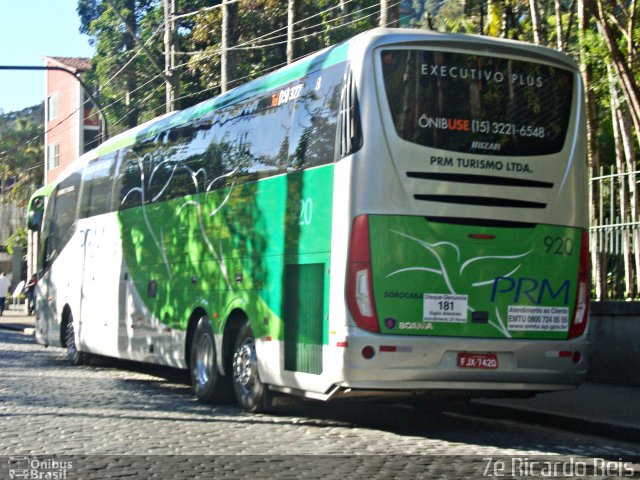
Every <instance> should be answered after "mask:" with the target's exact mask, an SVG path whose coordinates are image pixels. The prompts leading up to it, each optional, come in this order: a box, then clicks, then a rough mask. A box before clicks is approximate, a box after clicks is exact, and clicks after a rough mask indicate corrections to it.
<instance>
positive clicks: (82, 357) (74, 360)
mask: <svg viewBox="0 0 640 480" xmlns="http://www.w3.org/2000/svg"><path fill="white" fill-rule="evenodd" d="M64 343H65V345H66V347H67V360H68V361H69V363H70V364H71V365H74V366H77V365H85V364H86V363H87V354H86V353H84V352H81V351H80V350H78V347H77V345H76V332H75V328H74V326H73V315H72V314H71V313H69V318H67V324H66V327H65V331H64Z"/></svg>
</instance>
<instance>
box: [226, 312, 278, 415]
mask: <svg viewBox="0 0 640 480" xmlns="http://www.w3.org/2000/svg"><path fill="white" fill-rule="evenodd" d="M232 373H233V391H234V393H235V395H236V399H237V400H238V403H239V404H240V406H242V408H243V409H245V410H246V411H248V412H264V411H266V410H269V409H270V408H271V405H272V394H271V392H270V391H269V389H268V388H267V386H266V385H265V384H264V383H262V381H261V380H260V376H259V375H258V357H257V355H256V341H255V338H254V336H253V330H252V329H251V325H250V324H249V320H245V322H244V324H243V325H242V327H241V328H240V331H239V333H238V336H237V337H236V344H235V348H234V353H233V365H232Z"/></svg>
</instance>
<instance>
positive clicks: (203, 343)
mask: <svg viewBox="0 0 640 480" xmlns="http://www.w3.org/2000/svg"><path fill="white" fill-rule="evenodd" d="M212 367H213V339H212V338H211V336H210V335H207V334H205V335H202V336H201V337H200V338H199V339H198V343H197V345H196V359H195V364H194V373H195V377H196V380H197V381H198V385H201V386H202V385H206V384H207V383H209V379H210V378H211V369H212Z"/></svg>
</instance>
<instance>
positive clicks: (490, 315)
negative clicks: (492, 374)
mask: <svg viewBox="0 0 640 480" xmlns="http://www.w3.org/2000/svg"><path fill="white" fill-rule="evenodd" d="M370 222H371V232H372V233H371V238H372V248H373V250H374V251H375V252H377V253H378V255H379V256H378V257H376V256H375V255H374V265H373V272H374V273H373V277H374V291H375V292H376V308H377V310H378V316H379V318H380V321H381V329H382V330H383V331H386V333H398V334H407V333H409V334H418V335H446V336H449V335H454V336H469V337H498V338H566V335H567V329H568V318H569V316H570V313H571V312H572V310H573V305H572V304H571V299H574V298H575V293H576V285H575V283H572V282H571V280H570V279H571V278H573V275H574V274H575V272H576V271H577V258H576V257H577V256H576V255H572V256H559V255H549V256H548V258H547V260H548V261H549V263H545V262H541V261H540V256H541V255H544V252H545V251H546V250H547V249H548V248H547V247H545V241H544V239H545V236H548V235H549V234H550V232H554V233H557V232H558V231H561V232H562V234H566V235H567V236H569V237H571V238H576V235H578V234H579V231H578V230H577V229H566V228H562V227H553V226H544V225H539V226H537V227H535V228H530V229H529V228H527V229H513V228H489V227H473V226H466V225H451V224H440V223H429V222H427V221H425V219H424V218H423V217H408V216H407V217H393V216H383V215H380V216H371V217H370ZM574 230H575V231H574ZM443 239H444V240H443ZM434 309H435V310H438V309H440V311H439V312H437V313H435V314H434ZM543 314H544V315H546V317H548V318H546V320H548V322H549V325H546V324H545V325H542V324H540V322H538V320H539V318H538V317H540V316H541V315H543ZM536 322H538V323H536Z"/></svg>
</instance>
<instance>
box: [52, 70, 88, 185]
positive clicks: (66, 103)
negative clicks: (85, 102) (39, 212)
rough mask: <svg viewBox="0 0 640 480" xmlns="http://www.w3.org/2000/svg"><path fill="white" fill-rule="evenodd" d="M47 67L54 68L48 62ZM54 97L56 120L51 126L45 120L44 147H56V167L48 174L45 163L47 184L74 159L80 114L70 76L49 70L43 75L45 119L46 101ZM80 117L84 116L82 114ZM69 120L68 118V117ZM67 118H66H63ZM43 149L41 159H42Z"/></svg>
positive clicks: (77, 89) (76, 85)
mask: <svg viewBox="0 0 640 480" xmlns="http://www.w3.org/2000/svg"><path fill="white" fill-rule="evenodd" d="M47 65H51V66H55V64H53V63H51V62H48V63H47ZM56 92H57V93H58V116H57V117H56V118H55V119H54V120H52V121H51V122H48V121H47V118H45V126H46V127H45V132H47V133H46V134H45V143H46V145H51V144H54V143H58V142H59V143H60V163H59V165H58V166H57V167H56V168H54V169H52V170H48V166H49V161H48V159H46V161H45V169H46V170H45V172H46V173H45V179H46V180H45V181H46V183H51V182H52V181H54V180H55V179H56V178H58V176H59V175H60V174H61V173H62V172H63V171H64V169H65V167H66V166H67V165H69V164H70V163H71V162H72V161H73V160H75V159H76V158H78V156H79V155H78V152H79V148H80V146H79V136H80V125H79V118H80V115H81V113H80V112H77V111H76V110H77V108H78V105H79V103H80V84H79V82H78V81H77V80H75V79H74V78H73V76H71V75H69V74H68V73H65V72H59V71H55V70H50V71H48V72H47V87H46V99H45V115H48V113H47V111H48V99H49V97H51V96H52V95H54V94H55V93H56ZM82 114H84V112H82ZM69 116H70V117H69ZM67 117H69V118H67ZM46 155H47V153H46V147H45V158H46Z"/></svg>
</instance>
